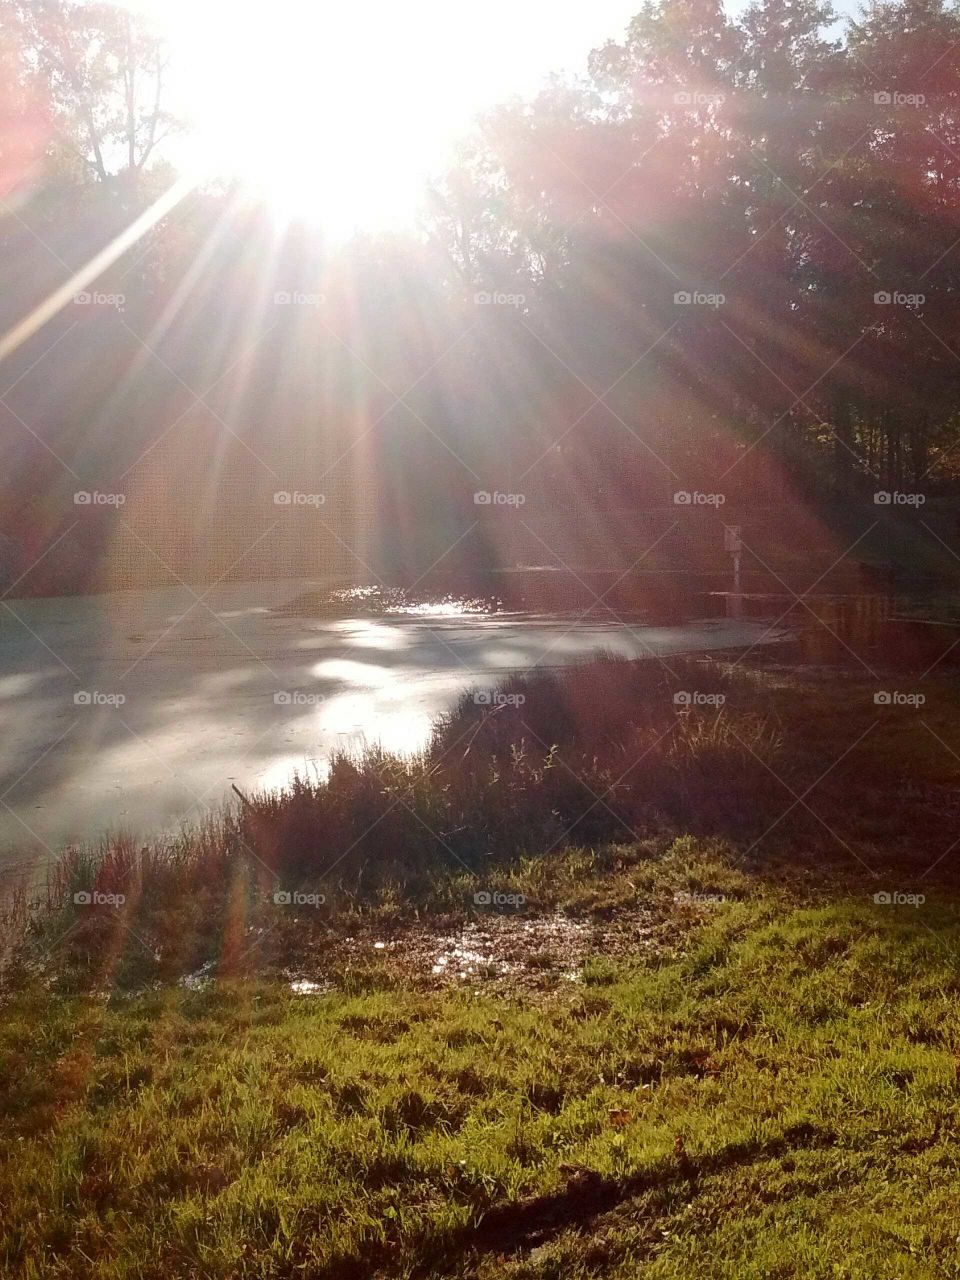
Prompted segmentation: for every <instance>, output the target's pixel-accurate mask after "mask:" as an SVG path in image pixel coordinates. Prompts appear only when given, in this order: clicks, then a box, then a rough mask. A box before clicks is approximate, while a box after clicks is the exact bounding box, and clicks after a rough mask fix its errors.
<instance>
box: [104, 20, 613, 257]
mask: <svg viewBox="0 0 960 1280" xmlns="http://www.w3.org/2000/svg"><path fill="white" fill-rule="evenodd" d="M120 2H121V3H125V4H126V5H127V6H128V7H131V8H135V9H137V10H139V11H141V12H143V13H145V14H147V15H148V16H149V17H150V18H151V19H152V20H153V21H154V22H155V23H156V24H157V26H158V27H159V28H160V29H161V30H162V31H164V33H165V34H166V36H167V39H168V43H169V47H170V69H169V73H168V76H169V78H168V91H169V97H170V105H171V108H172V109H173V110H174V111H176V112H178V113H181V114H183V115H184V116H186V117H187V119H188V120H189V122H190V126H191V127H190V133H189V137H187V138H183V139H178V140H177V143H176V148H175V150H171V152H170V158H171V160H173V162H174V164H175V165H176V166H177V167H178V168H180V169H181V170H185V169H189V171H190V172H191V174H195V175H196V176H197V178H198V179H199V180H200V181H203V179H204V178H210V179H214V178H225V179H228V180H233V179H237V178H239V179H241V180H242V181H243V182H244V183H245V184H249V185H250V186H251V187H252V188H253V189H254V190H256V191H257V193H258V194H259V195H260V196H262V198H263V199H264V201H265V202H266V203H267V204H268V205H269V206H270V207H271V208H272V209H273V211H274V213H275V215H276V217H277V218H278V219H280V220H283V219H288V218H298V219H305V220H307V221H310V222H312V223H315V224H316V225H318V226H319V227H322V228H323V229H324V231H325V233H326V234H328V235H332V236H345V235H350V234H351V233H352V232H353V231H355V230H377V229H380V228H395V227H400V226H405V225H409V224H411V223H412V222H413V221H414V219H415V217H416V212H417V210H418V209H419V208H420V206H421V201H422V198H423V192H424V189H425V186H426V184H427V182H428V181H429V179H430V178H431V177H435V176H437V175H438V174H440V173H442V172H443V170H444V169H445V168H446V166H447V165H448V163H449V162H450V160H451V159H452V156H453V153H454V150H455V147H456V144H457V142H458V141H459V140H460V139H462V138H464V137H465V136H467V135H468V134H469V133H470V132H471V131H472V130H473V129H474V128H475V126H476V120H477V117H478V116H480V115H481V114H482V113H483V112H485V111H487V110H489V109H490V108H492V107H495V106H497V105H499V104H500V103H502V102H504V101H507V100H509V99H510V98H511V97H514V96H515V95H519V96H529V95H531V94H533V93H535V92H536V91H537V89H538V88H540V87H541V86H542V84H543V83H544V80H545V78H546V77H547V76H548V75H549V74H550V73H551V72H553V71H557V70H562V69H564V68H568V69H569V68H573V69H575V70H582V68H583V65H584V63H585V60H586V55H587V51H588V50H589V49H590V48H592V47H593V46H594V45H596V44H598V43H600V42H602V40H604V39H606V38H607V37H609V36H611V35H613V34H615V33H616V32H617V31H618V30H620V29H622V27H623V26H625V25H626V22H627V20H628V19H629V17H630V16H631V14H632V13H633V12H634V10H635V8H636V7H637V0H593V2H592V4H590V5H575V4H563V3H560V4H558V3H557V0H520V2H519V3H518V2H517V0H485V3H484V5H483V6H481V7H480V8H479V9H478V7H477V6H476V5H474V4H470V3H468V0H405V2H404V3H401V2H400V0H348V3H344V4H341V3H336V2H335V0H270V3H269V4H268V5H266V6H261V5H252V4H246V3H244V0H120Z"/></svg>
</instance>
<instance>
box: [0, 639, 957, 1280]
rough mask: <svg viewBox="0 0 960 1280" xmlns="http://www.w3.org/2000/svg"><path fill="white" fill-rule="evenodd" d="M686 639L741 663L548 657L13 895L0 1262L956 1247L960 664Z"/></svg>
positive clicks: (687, 1258)
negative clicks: (777, 665)
mask: <svg viewBox="0 0 960 1280" xmlns="http://www.w3.org/2000/svg"><path fill="white" fill-rule="evenodd" d="M681 674H682V677H683V678H684V679H685V680H686V681H687V686H688V687H692V688H694V689H699V690H704V691H710V690H712V691H713V692H714V693H716V692H719V691H720V690H721V689H722V690H723V691H724V696H725V697H726V699H727V701H726V702H725V703H724V704H723V705H722V706H720V707H719V708H718V707H717V706H716V704H708V705H707V709H706V710H705V711H704V712H703V713H702V714H701V713H699V712H689V713H688V712H686V711H683V712H681V714H680V716H679V717H678V713H677V710H676V707H675V705H674V704H673V701H672V698H671V699H670V700H669V705H668V706H667V707H666V708H665V707H664V705H663V704H662V703H661V702H660V701H658V700H657V699H658V698H659V697H660V693H662V692H663V689H662V688H661V685H660V684H659V683H658V681H660V679H661V677H660V676H655V675H652V674H651V673H650V671H649V670H647V669H643V670H640V671H638V668H637V667H636V665H634V664H599V666H598V667H595V668H590V669H584V670H582V671H579V672H573V673H570V674H568V675H566V676H564V677H562V682H561V683H560V684H558V683H557V678H555V677H538V680H537V681H534V682H528V683H527V684H526V685H524V686H523V689H524V690H525V695H526V697H527V699H528V701H527V702H525V703H524V704H522V706H521V707H520V708H519V710H520V711H521V712H522V717H523V720H522V723H523V727H524V728H523V732H518V726H519V723H520V722H519V721H518V720H516V719H515V720H514V721H512V722H511V720H510V719H509V718H508V713H507V712H504V713H503V714H497V715H491V714H490V713H489V708H486V709H484V708H482V707H481V708H478V707H476V705H475V704H473V703H471V702H466V701H465V702H464V703H463V704H461V706H460V707H458V708H457V709H456V711H455V712H454V713H453V714H452V715H451V716H450V717H449V719H448V720H447V721H446V722H445V723H444V724H443V725H441V726H438V732H437V738H436V741H435V743H434V746H433V747H432V748H431V752H430V753H428V754H427V756H426V757H424V758H423V759H421V760H417V761H407V762H399V761H395V760H388V759H387V758H384V757H371V758H368V759H367V760H366V761H365V762H360V763H355V764H353V765H350V766H348V762H341V764H340V766H339V772H338V771H337V770H335V771H334V773H333V774H332V775H331V778H330V779H329V780H327V781H326V782H323V783H320V782H317V783H315V784H312V785H310V786H307V785H306V784H301V786H300V787H299V789H297V788H295V789H294V791H293V792H291V793H288V795H287V796H286V797H285V798H269V797H262V798H256V799H255V800H254V801H253V802H252V803H251V805H250V806H248V807H243V806H241V807H240V809H239V810H238V811H237V812H236V813H234V814H232V815H224V817H223V818H222V819H220V820H219V821H218V823H217V824H214V825H212V826H211V827H209V828H208V829H207V831H206V832H205V833H200V834H197V833H193V834H192V835H185V836H184V837H183V838H182V839H181V840H180V841H179V842H174V843H173V844H171V845H167V846H163V847H157V848H155V849H152V850H148V851H138V850H132V849H130V848H126V847H124V846H122V845H120V846H118V845H116V844H113V845H111V846H108V847H105V848H103V849H101V850H99V851H88V852H86V853H84V854H76V855H74V857H73V858H70V859H67V860H66V862H65V863H64V864H63V866H62V867H61V868H60V870H59V871H58V872H57V874H56V876H55V877H54V878H53V880H52V881H51V885H50V886H49V889H48V892H47V894H46V895H45V897H44V898H43V899H42V900H41V901H39V902H34V903H33V904H30V903H29V902H28V901H27V900H26V899H22V900H21V901H20V902H19V903H18V904H15V907H14V909H13V911H12V912H11V915H10V918H9V920H8V948H7V964H6V967H5V970H4V975H5V976H4V991H3V1008H2V1014H0V1132H2V1137H3V1143H2V1156H0V1222H2V1227H0V1270H2V1272H3V1274H9V1275H11V1276H21V1277H37V1278H39V1277H46V1276H52V1277H61V1276H62V1277H74V1276H78V1277H87V1276H89V1277H101V1276H102V1277H121V1276H122V1277H130V1278H132V1277H138V1278H139V1277H154V1276H156V1277H164V1278H168V1277H211V1278H212V1277H218V1278H220V1277H223V1278H226V1277H251V1278H252V1277H261V1276H263V1277H291V1278H292V1277H318V1278H319V1277H331V1278H332V1277H357V1280H359V1278H360V1277H376V1276H382V1277H388V1276H389V1277H393V1276H396V1277H401V1276H402V1277H415V1276H422V1277H433V1276H436V1277H440V1276H456V1277H477V1278H484V1280H485V1278H487V1277H493V1276H495V1275H496V1276H503V1275H506V1276H508V1277H517V1278H519V1277H538V1278H542V1280H547V1278H548V1277H549V1278H551V1280H552V1278H554V1277H555V1278H557V1280H559V1278H560V1277H563V1280H581V1278H583V1280H585V1278H586V1277H604V1278H613V1277H616V1278H618V1280H619V1278H621V1277H622V1278H624V1280H625V1278H626V1277H633V1276H637V1275H643V1276H645V1277H651V1278H652V1280H661V1278H664V1280H665V1278H666V1277H671V1278H674V1277H675V1278H677V1280H679V1278H680V1277H688V1276H691V1275H703V1276H708V1277H731V1278H732V1277H738V1278H739V1277H757V1278H758V1280H759V1278H760V1277H780V1276H783V1277H792V1276H797V1277H801V1276H802V1277H811V1276H813V1277H821V1276H822V1277H831V1278H835V1277H857V1278H858V1280H859V1278H861V1277H862V1278H863V1280H868V1278H870V1280H872V1278H874V1277H890V1278H891V1280H892V1278H893V1277H897V1278H900V1277H949V1276H957V1275H960V1247H958V1234H957V1232H958V1228H957V1223H956V1215H955V1212H954V1206H955V1200H956V1188H957V1184H958V1168H957V1166H958V1163H960V1155H958V1147H957V1143H956V1136H957V1124H958V1119H960V1084H958V1057H957V1055H958V1051H960V1005H958V999H957V995H958V984H960V969H958V964H957V956H958V946H960V917H958V913H957V909H956V905H955V894H954V891H953V884H954V881H955V872H954V870H953V858H952V855H951V853H950V850H951V847H952V841H954V840H955V838H956V837H955V834H954V827H955V823H954V824H953V825H951V818H952V816H954V814H955V802H954V799H953V797H954V794H955V791H956V781H957V774H958V771H960V757H958V756H955V755H954V754H953V753H954V751H956V750H957V747H958V746H960V743H958V742H957V741H956V728H955V726H956V724H957V717H956V711H957V705H958V699H957V689H956V686H955V685H954V684H953V683H951V682H950V681H946V680H944V681H933V680H928V681H927V682H925V686H924V687H925V688H926V689H927V701H926V703H925V704H924V705H923V706H922V707H921V708H916V707H911V706H902V707H895V706H890V707H881V706H878V705H877V704H875V702H874V700H873V696H872V693H871V690H870V689H869V688H867V686H866V685H865V684H864V682H862V681H857V680H848V681H842V680H838V681H835V682H834V683H833V684H831V685H830V686H829V688H828V687H827V686H826V685H825V684H822V683H816V682H814V683H809V682H807V683H806V684H798V682H797V681H796V680H794V679H792V678H787V677H785V676H783V675H782V674H781V675H776V676H769V675H766V676H764V675H760V674H756V673H755V674H754V675H751V676H749V677H744V678H743V679H742V681H735V680H731V679H730V677H729V676H728V675H726V674H724V673H723V672H721V671H718V670H717V669H715V668H713V667H712V666H709V665H696V666H691V667H690V668H689V669H687V670H685V671H684V672H683V673H681ZM694 679H695V680H696V682H697V683H695V684H691V682H692V681H693V680H694ZM551 680H553V682H554V683H553V684H550V681H551ZM538 682H539V683H538ZM598 682H599V685H598ZM611 682H613V686H615V689H614V688H613V687H612V685H611ZM927 686H929V687H927ZM600 687H602V690H603V693H604V696H603V697H602V698H600V697H598V689H599V688H600ZM511 690H512V692H513V693H519V692H520V686H505V692H507V693H509V692H510V691H511ZM658 691H659V692H658ZM614 692H616V693H617V696H613V693H614ZM504 705H506V706H508V709H509V704H504ZM594 705H595V706H596V708H597V710H596V712H595V713H592V714H590V715H587V714H585V711H586V709H589V708H590V707H591V706H594ZM509 714H513V712H512V711H509ZM677 720H679V723H677V724H676V727H675V729H669V725H670V724H672V723H674V722H675V721H677ZM664 725H666V726H667V727H668V729H669V732H668V731H667V729H664V730H663V733H665V734H666V737H664V736H663V734H662V733H661V730H662V729H663V726H664ZM541 738H542V740H543V743H544V744H546V745H542V744H541V745H539V746H537V747H536V748H535V747H534V743H535V742H536V743H540V740H541ZM628 740H629V742H630V743H631V746H630V747H629V750H628V752H627V755H626V757H625V758H626V759H628V760H636V759H637V757H638V754H639V750H640V749H641V748H638V743H642V744H643V745H642V750H643V751H644V752H645V755H644V756H643V767H641V768H639V769H635V770H633V771H632V772H629V773H628V774H627V775H626V777H624V776H623V766H622V764H618V763H617V761H618V760H622V759H624V757H623V756H622V755H618V754H617V753H618V751H619V750H620V749H621V748H623V745H624V743H625V742H627V741H628ZM738 743H739V744H740V745H739V746H738V745H737V744H738ZM851 744H852V745H851ZM905 761H906V762H909V767H905V763H904V762H905ZM828 767H829V774H825V773H824V770H825V769H827V768H828ZM351 768H352V769H353V772H352V773H350V772H349V769H351ZM765 776H766V777H768V778H769V779H770V787H769V788H768V787H767V785H766V783H763V784H762V785H761V782H760V780H761V778H762V777H765ZM585 777H586V778H588V779H589V786H590V790H591V792H592V793H593V794H594V797H595V798H596V796H598V795H599V796H601V797H602V800H601V802H598V803H596V805H595V813H594V817H593V820H592V822H591V821H589V820H584V823H582V824H581V823H579V822H573V816H574V815H575V814H576V813H582V811H583V808H584V804H583V790H582V788H583V786H584V778H585ZM375 780H379V781H378V782H377V781H375ZM610 782H616V785H615V786H614V787H613V788H612V789H610V787H609V783H610ZM602 783H603V784H604V785H606V787H607V789H606V790H603V789H601V784H602ZM773 784H776V787H774V785H773ZM784 788H787V789H784ZM791 792H792V793H793V797H794V800H791ZM398 795H400V796H402V799H403V803H402V804H400V803H397V804H394V805H393V807H388V802H389V800H390V799H393V800H396V798H397V796H398ZM796 796H802V797H803V801H802V802H796V803H795V802H794V801H795V797H796ZM360 798H363V802H364V804H366V805H367V806H368V807H369V805H371V804H372V805H374V814H375V815H376V814H378V813H382V814H383V819H382V821H381V822H380V824H379V835H377V836H374V834H373V832H367V839H366V840H365V841H361V843H360V848H361V849H362V856H359V857H357V856H356V855H355V848H354V843H355V841H356V837H357V833H358V830H359V829H357V828H355V825H354V823H355V819H356V818H357V814H359V813H361V812H363V805H362V804H361V800H360ZM591 803H593V802H591ZM351 805H353V806H355V809H354V808H351ZM578 805H579V806H580V808H579V809H578V808H577V806H578ZM791 805H793V807H792V809H791V808H790V806H791ZM378 806H379V807H378ZM807 806H809V809H811V810H812V811H813V814H814V815H815V816H811V813H810V812H808V811H807ZM597 811H598V812H597ZM684 813H686V814H687V821H686V823H684V822H683V814H684ZM335 819H336V820H335ZM391 819H392V821H391ZM369 821H370V818H369V813H368V818H367V825H369ZM478 823H481V826H480V827H479V830H478V827H477V824H478ZM685 827H686V828H688V829H685ZM384 828H385V829H384ZM460 828H463V829H460ZM418 830H419V831H421V832H422V834H421V836H420V840H419V844H418V842H417V832H418ZM311 831H313V832H314V833H315V834H314V836H313V842H312V843H311V839H310V833H311ZM558 831H559V839H558ZM374 841H376V843H375V842H374ZM244 846H248V848H247V849H246V852H244ZM344 850H346V851H347V852H346V854H345V853H344ZM321 854H322V856H323V858H325V859H331V860H332V857H333V856H334V855H335V856H336V857H337V858H338V859H340V861H339V862H338V870H337V873H330V872H328V873H327V874H326V875H324V874H323V864H322V862H321V860H320V859H321ZM418 854H419V857H418ZM391 858H392V860H391ZM938 859H939V861H938ZM935 863H936V865H935V866H934V864H935ZM265 866H266V867H267V868H268V871H269V875H268V874H267V871H265V870H264V867H265ZM931 868H932V869H931ZM275 885H282V886H285V887H284V889H283V890H282V892H283V893H286V892H289V893H291V894H292V893H294V892H295V891H296V889H295V886H297V885H305V886H306V885H313V886H314V888H316V887H317V886H324V887H325V889H326V891H327V894H328V895H329V897H328V900H327V901H326V902H325V903H324V904H323V906H322V908H317V907H313V906H301V907H300V908H299V909H295V910H291V909H290V904H288V903H285V902H281V903H279V904H278V903H275V902H274V901H273V900H272V892H273V891H274V886H275ZM78 886H82V889H80V890H78ZM97 887H99V891H101V892H103V893H107V892H111V891H113V892H124V897H125V902H124V903H123V904H120V905H118V906H110V905H105V906H103V907H102V908H95V909H91V908H90V907H89V906H88V905H87V904H77V903H74V901H73V895H74V893H76V892H78V891H93V890H94V889H96V888H97ZM478 893H480V894H481V895H487V894H489V895H490V897H491V902H490V903H489V904H487V903H486V902H481V903H479V904H478V903H477V902H476V900H475V896H476V894H478ZM497 893H500V894H502V895H503V898H502V899H500V900H497V899H496V898H495V897H494V895H495V894H497ZM877 894H880V895H881V899H882V897H883V895H885V894H886V895H889V896H891V897H893V898H894V899H896V896H897V895H898V894H899V895H900V896H901V900H900V901H896V900H894V901H890V902H886V901H883V900H880V901H877V900H875V895H877ZM541 925H542V926H543V931H542V932H537V930H538V929H539V928H540V926H541ZM451 939H453V940H454V941H458V942H461V943H462V942H463V940H464V939H479V940H480V941H476V942H471V944H470V945H471V946H475V947H476V950H477V954H471V953H470V951H469V950H465V949H464V948H463V947H461V948H460V949H459V950H457V948H456V947H454V946H452V943H451ZM444 954H449V956H450V961H449V963H438V960H437V957H438V956H441V957H442V956H443V955H444ZM464 957H466V958H464ZM461 973H462V974H463V976H462V977H461V976H460V974H461ZM304 984H306V985H304Z"/></svg>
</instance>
